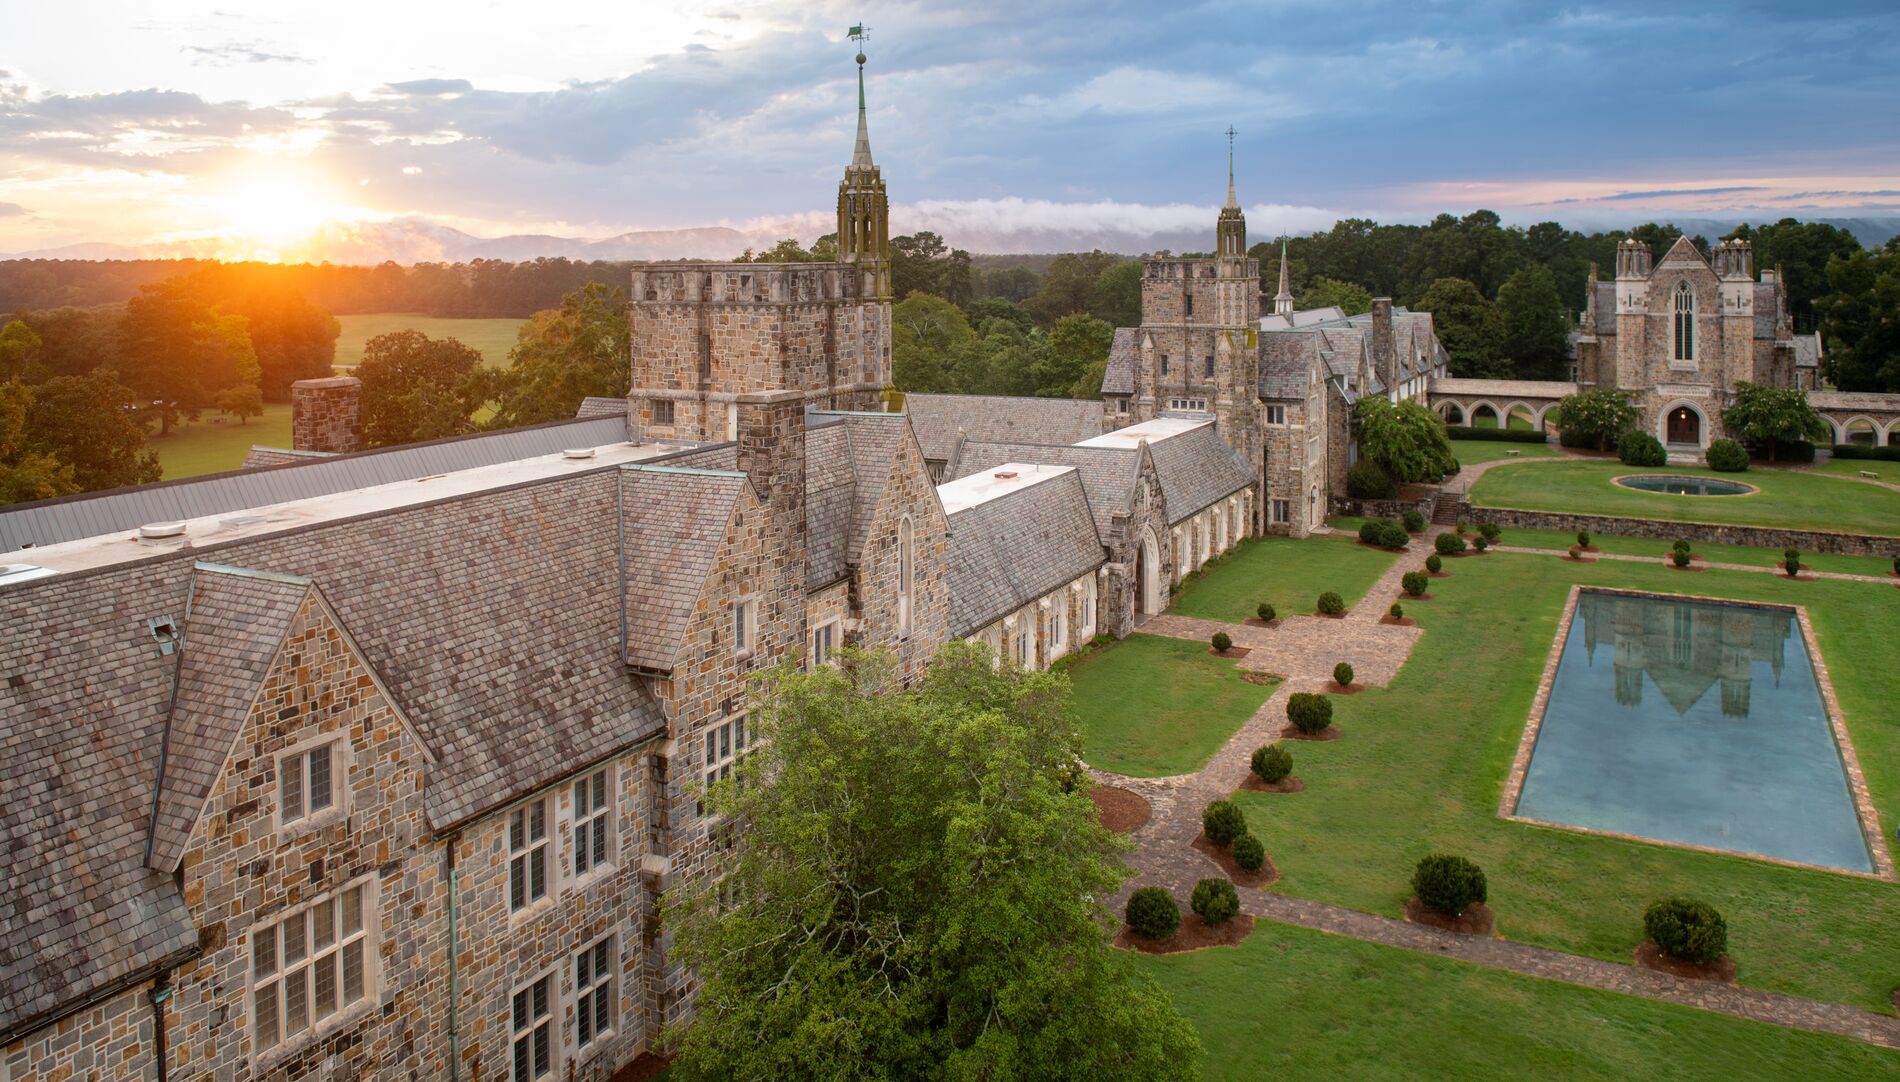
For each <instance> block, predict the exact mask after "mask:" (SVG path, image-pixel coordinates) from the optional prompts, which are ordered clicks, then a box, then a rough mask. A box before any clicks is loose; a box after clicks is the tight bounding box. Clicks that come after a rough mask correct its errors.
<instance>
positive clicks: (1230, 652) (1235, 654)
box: [1207, 646, 1253, 661]
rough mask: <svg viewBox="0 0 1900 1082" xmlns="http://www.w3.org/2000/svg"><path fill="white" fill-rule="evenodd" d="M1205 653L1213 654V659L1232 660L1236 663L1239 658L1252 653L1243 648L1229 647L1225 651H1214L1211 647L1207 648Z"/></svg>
mask: <svg viewBox="0 0 1900 1082" xmlns="http://www.w3.org/2000/svg"><path fill="white" fill-rule="evenodd" d="M1207 652H1208V653H1210V654H1213V655H1214V656H1215V657H1225V658H1232V659H1234V660H1235V661H1238V660H1240V659H1241V658H1243V657H1246V656H1247V655H1248V654H1251V653H1253V651H1252V650H1251V649H1249V648H1248V647H1245V646H1229V647H1228V648H1227V649H1225V650H1216V649H1214V648H1213V647H1212V646H1210V647H1208V648H1207Z"/></svg>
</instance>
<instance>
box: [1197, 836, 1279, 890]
mask: <svg viewBox="0 0 1900 1082" xmlns="http://www.w3.org/2000/svg"><path fill="white" fill-rule="evenodd" d="M1194 848H1195V849H1197V850H1199V851H1200V852H1201V854H1202V855H1203V856H1206V857H1207V858H1208V859H1210V860H1212V861H1213V862H1214V863H1216V864H1218V865H1220V870H1221V871H1223V872H1226V873H1227V878H1229V879H1231V880H1233V881H1234V886H1237V887H1264V886H1266V885H1267V884H1268V883H1271V882H1273V881H1274V880H1276V879H1278V878H1280V869H1278V868H1276V867H1274V866H1273V857H1272V856H1268V857H1267V861H1266V863H1265V864H1262V865H1261V866H1260V870H1259V871H1257V872H1250V871H1248V870H1247V869H1245V868H1242V867H1241V866H1240V865H1239V864H1236V863H1235V862H1234V854H1232V853H1230V852H1228V851H1227V850H1225V849H1222V848H1221V847H1220V846H1218V845H1215V844H1214V843H1213V842H1210V841H1208V840H1207V835H1205V834H1202V835H1200V836H1198V837H1196V838H1195V839H1194Z"/></svg>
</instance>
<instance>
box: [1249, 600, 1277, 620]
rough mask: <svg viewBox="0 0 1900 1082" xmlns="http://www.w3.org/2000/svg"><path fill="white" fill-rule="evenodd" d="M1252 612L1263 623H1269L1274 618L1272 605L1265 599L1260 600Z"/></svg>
mask: <svg viewBox="0 0 1900 1082" xmlns="http://www.w3.org/2000/svg"><path fill="white" fill-rule="evenodd" d="M1253 612H1254V615H1255V616H1258V617H1260V622H1261V623H1263V624H1270V623H1272V622H1273V620H1274V615H1275V614H1274V611H1273V606H1272V605H1269V604H1268V603H1266V602H1265V601H1262V602H1261V603H1260V605H1259V607H1257V608H1255V609H1254V610H1253Z"/></svg>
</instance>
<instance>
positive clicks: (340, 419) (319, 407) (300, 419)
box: [290, 376, 363, 455]
mask: <svg viewBox="0 0 1900 1082" xmlns="http://www.w3.org/2000/svg"><path fill="white" fill-rule="evenodd" d="M290 445H291V447H292V448H294V449H296V450H299V451H322V452H325V453H328V454H339V455H343V454H349V453H350V452H351V451H360V450H362V449H363V381H362V380H360V379H357V378H356V377H355V376H331V377H329V378H328V379H300V380H298V381H297V382H295V383H293V384H291V385H290Z"/></svg>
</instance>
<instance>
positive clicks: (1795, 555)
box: [1781, 549, 1801, 560]
mask: <svg viewBox="0 0 1900 1082" xmlns="http://www.w3.org/2000/svg"><path fill="white" fill-rule="evenodd" d="M1781 558H1782V559H1783V560H1799V559H1800V558H1801V550H1800V549H1782V550H1781Z"/></svg>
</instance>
